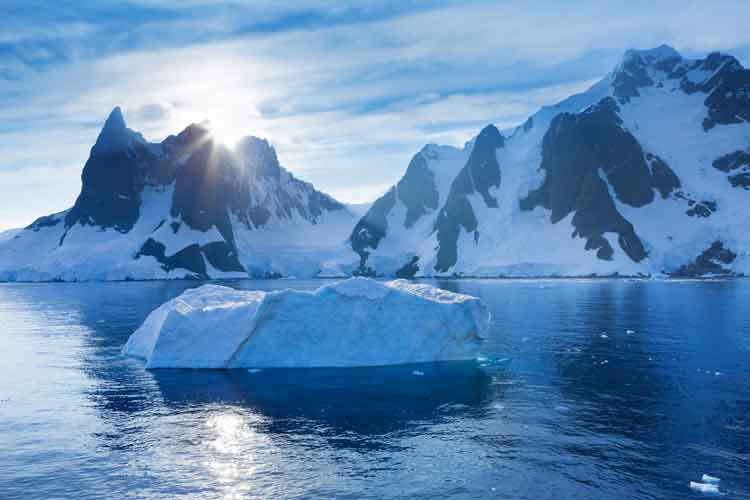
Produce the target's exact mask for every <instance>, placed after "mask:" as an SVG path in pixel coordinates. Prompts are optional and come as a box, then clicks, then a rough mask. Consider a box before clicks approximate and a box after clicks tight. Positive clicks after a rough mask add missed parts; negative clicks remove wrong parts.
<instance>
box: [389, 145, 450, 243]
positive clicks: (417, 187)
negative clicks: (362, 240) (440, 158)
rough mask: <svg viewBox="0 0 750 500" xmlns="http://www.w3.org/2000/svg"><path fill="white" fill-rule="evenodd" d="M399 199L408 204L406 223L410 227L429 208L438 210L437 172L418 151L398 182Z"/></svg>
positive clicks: (405, 204)
mask: <svg viewBox="0 0 750 500" xmlns="http://www.w3.org/2000/svg"><path fill="white" fill-rule="evenodd" d="M396 193H397V194H398V199H399V200H401V202H402V203H403V204H404V206H406V219H405V221H404V225H405V226H406V228H407V229H408V228H410V227H412V226H413V225H414V223H415V222H416V221H417V220H418V219H419V218H420V217H421V216H423V215H424V214H426V213H427V209H432V210H436V209H437V207H438V202H439V201H440V194H439V193H438V191H437V187H435V174H434V173H432V170H430V169H429V168H428V167H427V161H426V160H425V158H424V156H422V154H421V153H417V154H416V155H414V158H412V160H411V162H409V166H408V167H407V168H406V174H404V176H403V177H402V178H401V180H400V181H398V184H396Z"/></svg>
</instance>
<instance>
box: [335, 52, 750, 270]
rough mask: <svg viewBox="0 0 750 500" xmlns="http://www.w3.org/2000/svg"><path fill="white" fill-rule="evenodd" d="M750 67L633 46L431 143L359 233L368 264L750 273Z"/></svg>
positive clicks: (719, 57) (355, 239)
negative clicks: (552, 94) (591, 81)
mask: <svg viewBox="0 0 750 500" xmlns="http://www.w3.org/2000/svg"><path fill="white" fill-rule="evenodd" d="M749 209H750V70H746V69H744V68H743V67H742V65H741V64H740V63H739V62H738V61H737V60H736V59H735V58H734V57H732V56H729V55H725V54H721V53H718V52H717V53H712V54H710V55H708V56H707V57H706V58H704V59H686V58H683V57H682V56H681V55H680V54H679V53H678V52H677V51H675V50H674V49H673V48H671V47H668V46H661V47H658V48H655V49H651V50H630V51H628V52H626V53H625V55H624V57H623V59H622V61H621V62H620V64H619V65H618V66H617V67H616V68H615V69H614V71H612V72H611V73H610V74H609V75H607V76H606V77H605V78H603V79H602V80H601V81H600V82H598V83H597V84H595V85H594V86H592V87H591V88H590V89H588V90H587V91H585V92H583V93H581V94H578V95H574V96H572V97H570V98H568V99H566V100H564V101H562V102H560V103H558V104H556V105H554V106H549V107H545V108H542V109H541V110H540V111H539V112H537V113H536V114H534V115H533V116H531V117H530V118H529V119H528V120H527V121H526V122H525V123H524V124H523V125H521V126H519V127H518V128H516V129H515V130H512V131H511V132H509V133H507V134H506V135H503V134H501V133H500V132H499V131H498V130H497V128H495V127H494V126H493V125H489V126H487V127H486V128H484V129H483V130H482V131H481V132H480V133H479V134H478V135H477V136H476V137H475V138H474V139H473V140H471V141H469V142H468V143H467V144H466V145H465V146H464V147H463V148H462V149H457V148H452V147H447V146H434V145H429V146H425V148H423V149H422V150H421V151H420V152H419V153H417V154H416V155H415V156H414V158H413V159H412V161H411V162H410V163H409V166H408V168H407V169H406V173H405V174H404V176H403V177H402V178H401V180H400V181H399V182H398V184H396V185H395V186H394V187H393V188H392V189H391V190H390V191H388V192H387V193H386V194H385V195H383V196H382V197H381V198H379V199H378V200H377V201H376V202H375V203H374V204H373V205H372V207H371V208H370V210H369V211H368V212H367V214H365V216H364V217H362V219H361V220H360V221H359V222H358V223H357V225H356V226H355V227H354V230H353V231H352V233H351V237H350V241H351V246H352V249H353V250H354V251H355V252H356V253H357V254H358V256H359V266H358V269H357V271H356V272H357V273H359V274H365V275H372V274H377V275H397V276H414V275H416V276H424V275H450V276H453V275H459V276H584V275H614V274H620V275H649V276H653V275H661V274H669V275H676V276H695V275H707V274H727V273H733V274H749V273H750V231H749V229H750V210H749Z"/></svg>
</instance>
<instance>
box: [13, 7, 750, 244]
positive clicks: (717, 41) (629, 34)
mask: <svg viewBox="0 0 750 500" xmlns="http://www.w3.org/2000/svg"><path fill="white" fill-rule="evenodd" d="M0 19H2V20H3V27H2V29H0V199H2V203H0V229H5V228H9V227H16V226H20V225H25V224H28V223H29V222H31V221H32V220H33V219H34V218H36V217H37V216H39V215H43V214H45V213H49V212H53V211H59V210H62V209H65V208H67V207H68V206H70V205H71V204H72V202H73V201H74V199H75V196H76V195H77V194H78V191H79V189H80V170H81V168H82V167H83V164H84V162H85V160H86V158H87V156H88V151H89V149H90V147H91V145H92V144H93V142H94V140H95V139H96V136H97V134H98V131H99V128H100V127H101V124H102V122H103V121H104V119H105V118H106V116H107V115H108V113H109V112H110V111H111V109H112V108H113V107H114V106H118V105H119V106H121V107H122V108H123V110H124V112H125V118H126V120H127V122H128V125H129V126H130V127H131V128H134V129H136V130H139V131H141V132H142V133H143V134H144V135H145V136H146V137H147V138H148V139H150V140H153V141H160V140H162V139H163V138H164V137H165V136H166V135H168V134H170V133H177V132H179V131H180V130H182V129H183V128H184V127H185V126H186V125H188V124H189V123H191V122H199V121H202V120H204V119H209V120H211V121H212V123H213V124H214V127H215V128H216V129H217V130H218V131H219V133H220V134H221V135H222V136H223V137H225V139H226V140H227V141H228V142H231V141H233V140H236V139H237V138H238V137H240V136H243V135H248V134H252V135H258V136H261V137H266V138H268V139H269V140H270V141H271V142H272V143H273V144H274V145H275V146H276V148H277V150H278V152H279V156H280V159H281V162H282V163H283V164H284V165H285V166H287V167H288V168H289V169H290V170H292V171H293V172H295V173H296V174H297V175H299V176H300V177H302V178H303V179H305V180H308V181H311V182H313V183H314V184H316V186H318V187H320V188H321V189H323V190H325V191H328V192H330V193H331V194H333V195H334V196H337V197H338V198H340V199H342V200H344V201H354V202H357V201H368V200H371V199H372V198H374V197H376V196H377V195H378V194H379V193H381V192H382V191H384V190H385V189H386V188H387V186H389V185H390V184H392V183H393V182H395V181H396V180H397V179H398V178H399V177H400V175H401V174H402V173H403V170H404V169H405V167H406V165H407V163H408V161H409V158H410V157H411V155H413V154H414V153H415V152H416V151H417V150H419V148H420V147H421V146H422V145H423V144H425V143H427V142H437V143H443V144H454V145H460V144H462V143H463V142H464V141H466V140H468V139H470V138H471V136H473V135H474V134H476V133H477V132H478V131H479V129H480V128H481V127H482V126H484V125H486V124H487V123H495V124H496V125H498V126H499V127H500V128H506V127H510V126H513V125H515V124H518V123H520V122H522V121H523V120H524V119H525V118H526V116H528V115H529V114H530V113H532V112H534V111H535V110H536V109H537V108H539V107H540V106H541V105H543V104H551V103H554V102H556V101H558V100H560V99H562V98H564V97H566V96H567V95H569V94H570V93H572V92H575V91H579V90H582V89H584V88H586V87H587V86H588V85H590V84H591V83H593V82H594V81H595V80H596V79H598V78H601V77H602V76H603V75H604V74H605V73H607V72H608V71H610V70H611V69H612V68H613V67H614V66H615V65H616V64H617V62H618V60H619V58H620V57H621V54H622V52H623V51H624V50H625V49H627V48H631V47H635V48H649V47H653V46H657V45H660V44H662V43H668V44H671V45H673V46H674V47H675V48H677V49H678V50H680V51H681V52H682V53H683V54H684V55H686V56H695V55H704V54H705V53H707V52H710V51H713V50H722V51H726V52H729V53H732V54H733V55H735V56H736V57H737V58H738V59H740V61H741V62H742V63H743V64H744V65H745V66H748V65H749V64H748V63H749V62H750V30H748V29H747V20H748V19H750V6H748V2H747V1H746V0H745V1H723V2H705V1H700V2H698V1H696V2H691V1H680V2H671V1H667V0H665V1H660V2H652V1H650V2H642V1H627V2H625V1H622V2H619V1H609V2H594V1H591V2H576V3H575V6H574V5H573V4H572V3H569V2H552V1H549V2H541V1H538V2H535V1H518V2H516V1H505V2H503V1H473V2H472V1H461V2H454V1H451V0H444V1H415V0H402V1H398V2H396V1H394V2H386V1H380V0H372V1H365V2H356V3H346V2H343V1H333V0H311V1H297V2H278V1H267V0H234V1H219V0H111V1H107V0H98V1H93V0H57V1H51V0H50V1H40V0H23V1H22V0H4V1H3V2H1V3H0Z"/></svg>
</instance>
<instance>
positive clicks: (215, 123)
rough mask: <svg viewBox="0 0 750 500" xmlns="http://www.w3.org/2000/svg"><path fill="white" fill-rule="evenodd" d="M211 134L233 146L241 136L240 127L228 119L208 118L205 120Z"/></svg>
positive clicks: (223, 142) (225, 143)
mask: <svg viewBox="0 0 750 500" xmlns="http://www.w3.org/2000/svg"><path fill="white" fill-rule="evenodd" d="M206 123H207V125H208V128H209V130H210V131H211V136H212V137H213V138H214V139H215V140H216V141H218V142H220V143H222V144H224V145H225V146H228V147H230V148H231V147H234V146H235V145H236V144H237V142H239V140H240V139H241V138H242V135H243V134H242V128H241V127H240V126H239V125H237V124H236V123H233V122H232V121H230V120H215V119H209V120H207V121H206Z"/></svg>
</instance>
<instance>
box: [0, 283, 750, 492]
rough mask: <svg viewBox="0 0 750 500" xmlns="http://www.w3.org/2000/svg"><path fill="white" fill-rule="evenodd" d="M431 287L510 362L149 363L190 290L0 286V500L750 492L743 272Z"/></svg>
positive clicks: (748, 297) (749, 336)
mask: <svg viewBox="0 0 750 500" xmlns="http://www.w3.org/2000/svg"><path fill="white" fill-rule="evenodd" d="M437 283H438V285H439V286H442V287H444V288H447V289H450V290H454V291H460V292H464V293H470V294H473V295H477V296H480V297H482V298H483V299H484V300H485V301H486V302H487V303H488V304H489V306H490V308H491V310H492V313H493V324H492V330H491V333H490V336H489V339H488V341H487V345H486V352H485V354H487V355H488V356H492V357H497V358H505V357H509V358H512V361H511V362H510V363H509V364H507V365H506V366H505V367H504V368H493V369H486V368H478V367H477V366H475V365H474V364H468V365H467V364H461V363H459V364H448V365H439V366H432V365H428V366H423V367H420V368H419V369H420V371H422V372H424V376H415V375H414V374H413V373H412V372H413V371H414V367H391V368H373V369H326V370H301V371H298V370H265V371H263V372H260V373H249V372H247V371H240V370H238V371H231V372H220V371H205V372H203V371H190V370H163V371H154V372H147V371H145V370H144V369H143V367H142V366H141V364H140V363H139V362H137V361H134V360H130V359H126V358H123V357H122V356H121V355H120V349H121V347H122V345H123V344H124V342H125V340H126V339H127V337H128V335H129V334H130V333H131V332H132V331H133V330H134V329H135V328H136V327H137V326H138V325H139V324H140V322H141V321H142V320H143V319H144V317H145V316H146V315H147V314H148V312H149V311H151V310H152V309H153V308H155V307H156V306H158V305H159V304H161V303H162V302H163V301H165V300H167V299H169V298H172V297H174V296H176V295H177V294H179V293H180V292H181V291H182V290H183V289H185V288H186V287H188V286H195V285H194V284H190V283H186V282H183V283H175V282H172V283H170V282H154V283H108V284H107V283H99V284H6V285H0V498H2V499H12V498H19V499H21V498H22V499H51V498H61V499H78V500H80V499H85V498H177V497H185V498H211V499H213V498H396V497H398V498H402V497H407V498H519V499H534V500H538V499H560V498H571V499H572V498H575V499H602V498H612V499H615V498H633V499H645V498H660V499H661V498H667V499H685V498H693V497H695V498H698V497H700V496H701V495H700V494H699V493H695V492H693V491H691V490H690V488H689V486H688V485H689V482H690V481H691V480H692V481H698V480H699V479H700V476H701V475H702V474H703V473H709V474H711V475H714V476H718V477H720V478H721V479H722V482H721V490H722V491H724V492H725V493H726V498H750V356H749V354H750V280H734V281H710V282H698V281H683V282H642V281H624V280H621V281H616V280H611V281H610V280H596V281H567V280H559V281H494V280H486V281H443V282H437ZM320 284H321V282H320V281H262V282H253V281H243V282H238V283H233V284H232V286H237V287H242V288H247V289H253V288H263V289H271V288H280V287H295V288H315V287H317V286H319V285H320ZM395 320H397V318H395ZM293 348H294V346H290V349H293Z"/></svg>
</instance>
